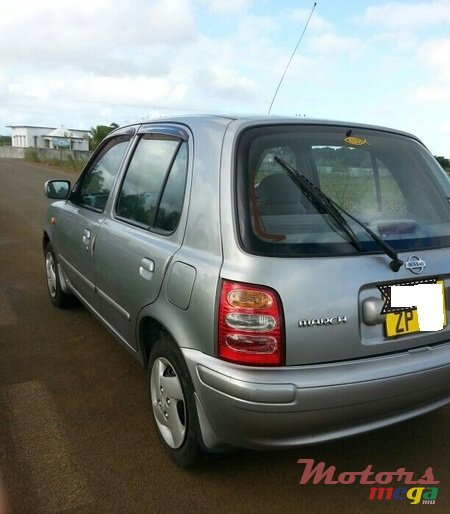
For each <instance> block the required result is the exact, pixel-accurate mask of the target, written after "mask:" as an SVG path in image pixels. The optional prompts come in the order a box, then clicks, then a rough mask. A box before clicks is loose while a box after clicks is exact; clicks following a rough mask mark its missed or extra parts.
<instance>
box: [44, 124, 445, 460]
mask: <svg viewBox="0 0 450 514" xmlns="http://www.w3.org/2000/svg"><path fill="white" fill-rule="evenodd" d="M45 194H46V195H47V197H49V198H52V199H54V200H57V201H55V202H53V203H52V204H51V205H50V207H49V210H48V214H47V216H46V220H45V229H44V234H43V246H44V253H45V268H46V276H47V284H48V289H49V293H50V298H51V300H52V302H53V303H54V304H55V305H56V306H58V307H64V306H67V305H68V304H70V302H71V300H72V299H73V297H77V298H78V299H79V300H81V302H82V303H83V304H84V305H86V306H87V307H88V308H89V309H90V310H91V311H92V312H93V313H94V314H95V315H96V316H97V317H98V318H99V319H100V320H101V321H102V322H103V323H104V324H105V325H106V327H107V328H108V329H109V330H110V331H111V332H112V333H113V334H114V336H115V337H116V338H117V339H118V340H119V342H120V343H122V344H123V346H124V347H125V348H126V349H127V350H129V351H130V352H131V353H132V354H133V355H134V356H135V357H136V358H137V359H138V360H139V361H140V362H141V363H142V365H144V366H146V367H147V369H148V387H149V395H150V401H151V411H152V414H153V419H154V422H155V426H156V429H157V432H158V434H159V436H160V438H161V441H162V444H163V445H164V447H165V449H166V450H167V452H168V454H169V455H170V456H171V457H172V459H173V460H174V461H175V462H177V463H178V464H179V465H181V466H189V465H191V464H193V462H194V461H195V460H196V458H197V457H198V456H199V455H200V454H201V453H202V451H203V452H204V451H208V452H218V451H223V450H225V449H227V448H230V447H244V448H254V449H265V448H289V447H295V446H298V445H304V444H311V443H318V442H321V441H327V440H330V439H333V438H338V437H343V436H349V435H352V434H357V433H360V432H364V431H367V430H372V429H376V428H379V427H382V426H385V425H389V424H391V423H396V422H399V421H402V420H406V419H408V418H411V417H413V416H417V415H420V414H423V413H426V412H428V411H431V410H432V409H436V408H438V407H442V406H444V405H446V404H447V403H448V402H449V400H450V329H449V326H448V325H447V312H448V311H447V309H448V307H449V303H450V300H449V299H448V288H449V286H450V203H449V199H450V181H449V179H448V177H447V175H446V174H445V173H444V172H443V170H442V169H441V168H440V166H439V165H438V164H437V162H436V161H435V159H434V158H433V156H432V155H431V154H430V152H429V151H428V150H427V149H426V148H425V147H424V145H423V144H422V143H421V142H420V141H419V140H418V139H417V138H416V137H414V136H412V135H410V134H407V133H403V132H399V131H394V130H391V129H384V128H380V127H371V126H367V125H361V124H352V123H339V122H329V121H317V120H306V119H300V120H299V119H298V118H295V119H291V118H275V117H265V118H262V117H261V118H257V117H240V118H239V117H231V116H230V117H226V116H194V117H180V118H172V119H158V120H156V121H150V122H148V123H143V124H139V125H132V126H127V127H122V128H119V129H117V130H116V131H114V132H113V133H111V134H110V135H109V136H108V137H107V138H106V139H105V140H104V141H103V143H102V144H101V145H100V147H99V148H98V149H97V151H96V153H95V154H94V155H93V156H92V158H91V159H90V161H89V162H88V164H87V166H86V168H85V169H84V171H83V172H82V173H81V176H80V177H79V178H78V180H77V181H76V183H75V184H74V185H73V186H71V184H70V183H69V182H67V181H62V180H61V181H54V180H52V181H49V182H47V183H46V184H45ZM424 286H425V287H424ZM419 291H421V292H420V293H419ZM405 292H406V298H407V299H406V300H405ZM400 293H403V296H402V297H401V298H403V299H400V300H399V294H400ZM408 298H409V300H408ZM432 315H434V317H435V318H436V319H437V321H436V322H433V323H434V324H432V325H431V328H430V325H427V324H426V323H427V320H429V319H431V317H432Z"/></svg>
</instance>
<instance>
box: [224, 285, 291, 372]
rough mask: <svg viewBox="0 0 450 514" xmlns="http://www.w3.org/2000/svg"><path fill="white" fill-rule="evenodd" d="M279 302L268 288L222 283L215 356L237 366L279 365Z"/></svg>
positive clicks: (273, 292)
mask: <svg viewBox="0 0 450 514" xmlns="http://www.w3.org/2000/svg"><path fill="white" fill-rule="evenodd" d="M283 344H284V341H283V316H282V309H281V302H280V300H279V298H278V295H277V293H276V292H275V291H273V290H272V289H269V288H266V287H262V286H254V285H250V284H242V283H239V282H230V281H228V280H224V281H223V282H222V288H221V292H220V304H219V357H220V358H221V359H223V360H227V361H231V362H235V363H238V364H250V365H255V366H279V365H281V364H282V360H283Z"/></svg>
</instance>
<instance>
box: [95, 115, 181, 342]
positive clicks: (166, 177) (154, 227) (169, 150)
mask: <svg viewBox="0 0 450 514" xmlns="http://www.w3.org/2000/svg"><path fill="white" fill-rule="evenodd" d="M187 168H188V134H187V132H186V131H185V130H183V129H180V128H177V127H176V126H164V125H148V126H143V127H141V129H140V131H139V135H138V141H137V144H136V145H135V148H134V151H133V154H132V155H131V158H130V160H129V162H128V165H127V166H126V170H125V171H124V173H123V176H122V178H121V181H120V184H118V187H117V188H116V194H115V198H114V205H112V206H111V216H109V217H108V218H107V219H106V220H105V221H104V223H103V224H102V226H101V229H100V231H99V234H98V236H97V239H96V245H95V252H94V273H95V284H96V290H97V295H98V297H99V301H100V302H101V308H100V312H101V314H102V316H103V317H104V318H105V319H106V321H107V322H108V323H109V324H110V326H111V327H112V328H113V329H114V331H115V332H117V333H118V335H119V336H120V337H121V339H122V340H125V342H126V343H127V344H128V345H129V346H132V347H135V346H136V343H135V326H136V319H137V316H138V314H139V311H140V310H141V309H142V307H144V306H145V305H148V304H150V303H152V302H154V301H155V300H156V298H157V297H158V294H159V291H160V289H161V285H162V281H163V278H164V275H165V272H166V270H167V268H168V265H169V262H170V260H171V258H172V256H173V255H174V254H175V252H176V251H177V250H178V249H179V247H180V246H181V242H182V237H183V232H184V229H183V227H182V226H181V225H182V224H180V223H179V222H180V218H181V212H182V206H183V199H184V194H185V185H186V177H187Z"/></svg>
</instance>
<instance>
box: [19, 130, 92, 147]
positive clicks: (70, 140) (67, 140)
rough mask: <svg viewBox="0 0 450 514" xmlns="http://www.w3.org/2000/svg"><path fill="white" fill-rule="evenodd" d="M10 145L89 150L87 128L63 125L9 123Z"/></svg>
mask: <svg viewBox="0 0 450 514" xmlns="http://www.w3.org/2000/svg"><path fill="white" fill-rule="evenodd" d="M9 128H10V129H11V146H16V147H22V148H30V147H31V148H67V149H69V148H70V149H73V150H84V151H87V150H89V140H88V136H89V130H74V129H66V128H65V127H64V126H61V127H60V128H55V127H32V126H27V125H20V126H19V125H9Z"/></svg>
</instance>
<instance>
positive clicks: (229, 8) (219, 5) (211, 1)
mask: <svg viewBox="0 0 450 514" xmlns="http://www.w3.org/2000/svg"><path fill="white" fill-rule="evenodd" d="M203 2H204V3H205V4H206V5H207V7H208V9H209V10H210V11H211V12H212V13H215V14H237V13H243V12H245V11H247V10H248V9H249V7H250V5H251V3H252V0H203Z"/></svg>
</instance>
